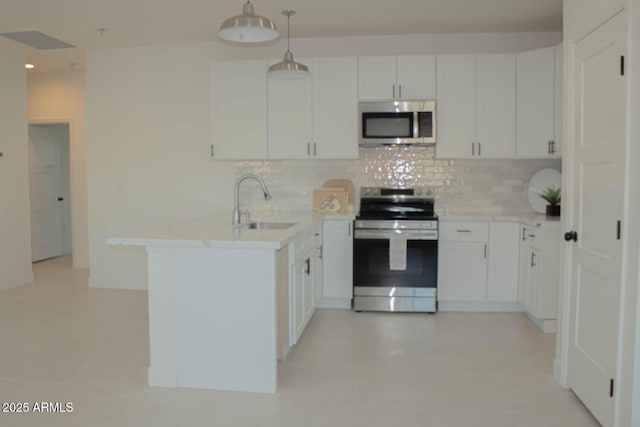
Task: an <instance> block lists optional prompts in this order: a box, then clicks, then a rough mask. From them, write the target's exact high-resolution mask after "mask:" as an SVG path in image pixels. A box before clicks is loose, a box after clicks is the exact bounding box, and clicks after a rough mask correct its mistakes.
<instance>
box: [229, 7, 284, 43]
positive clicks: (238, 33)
mask: <svg viewBox="0 0 640 427" xmlns="http://www.w3.org/2000/svg"><path fill="white" fill-rule="evenodd" d="M279 36H280V33H278V30H276V24H274V23H273V21H272V20H270V19H267V18H265V17H264V16H260V15H256V14H255V13H254V12H253V4H251V2H250V1H248V0H247V2H246V3H245V4H244V6H243V7H242V15H236V16H233V17H231V18H229V19H227V20H226V21H224V22H223V23H222V25H220V30H219V31H218V37H220V38H221V39H223V40H227V41H230V42H237V43H262V42H268V41H271V40H275V39H277V38H278V37H279Z"/></svg>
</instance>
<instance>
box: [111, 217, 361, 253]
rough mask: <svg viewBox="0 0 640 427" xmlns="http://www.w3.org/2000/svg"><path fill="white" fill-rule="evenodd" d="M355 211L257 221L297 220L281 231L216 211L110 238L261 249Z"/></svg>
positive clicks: (146, 243) (136, 242)
mask: <svg viewBox="0 0 640 427" xmlns="http://www.w3.org/2000/svg"><path fill="white" fill-rule="evenodd" d="M354 217H355V214H353V213H347V214H319V213H313V212H291V213H287V214H281V215H278V216H275V217H274V216H272V217H269V218H252V219H251V222H254V221H272V222H295V223H296V224H295V225H293V226H291V227H289V228H285V229H281V230H249V229H245V228H234V227H233V226H232V225H231V212H228V213H227V212H225V213H219V214H214V215H211V216H208V217H205V218H199V219H194V220H191V221H185V222H182V223H177V224H171V225H166V226H161V227H154V228H150V229H146V230H141V231H138V232H134V233H131V234H130V235H128V236H126V237H109V238H108V239H107V244H108V245H111V246H147V247H154V246H155V247H183V248H206V247H211V248H213V247H218V248H258V249H260V248H262V249H280V248H282V247H284V246H286V245H287V243H289V242H290V241H291V240H293V239H294V238H295V237H296V235H297V234H298V233H299V232H301V231H303V230H305V229H307V228H308V227H310V226H312V225H313V224H314V223H316V222H317V221H330V220H353V219H354Z"/></svg>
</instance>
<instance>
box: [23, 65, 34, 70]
mask: <svg viewBox="0 0 640 427" xmlns="http://www.w3.org/2000/svg"><path fill="white" fill-rule="evenodd" d="M24 68H26V69H27V70H33V69H34V68H36V66H35V65H33V64H24Z"/></svg>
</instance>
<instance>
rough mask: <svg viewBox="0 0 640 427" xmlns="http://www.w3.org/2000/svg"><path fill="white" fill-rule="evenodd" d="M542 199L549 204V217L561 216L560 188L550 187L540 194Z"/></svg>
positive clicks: (547, 208) (547, 209)
mask: <svg viewBox="0 0 640 427" xmlns="http://www.w3.org/2000/svg"><path fill="white" fill-rule="evenodd" d="M540 198H541V199H542V200H544V201H545V202H547V203H548V204H547V207H546V213H547V216H560V188H555V187H549V188H547V189H546V190H544V191H543V192H542V193H540Z"/></svg>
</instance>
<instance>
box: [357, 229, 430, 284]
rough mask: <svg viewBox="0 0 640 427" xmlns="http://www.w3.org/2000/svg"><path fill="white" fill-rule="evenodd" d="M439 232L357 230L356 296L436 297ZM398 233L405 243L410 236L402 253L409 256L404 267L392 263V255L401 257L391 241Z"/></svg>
mask: <svg viewBox="0 0 640 427" xmlns="http://www.w3.org/2000/svg"><path fill="white" fill-rule="evenodd" d="M437 234H438V232H437V231H436V230H409V231H405V230H370V229H364V230H363V229H360V230H359V229H356V230H355V234H354V240H353V245H354V246H353V285H354V295H363V296H365V295H366V296H374V295H377V296H384V295H387V296H391V295H389V293H393V294H394V295H396V296H427V295H429V296H435V289H436V287H437V278H438V240H437ZM394 236H397V237H400V238H401V242H402V240H404V239H406V255H405V254H402V253H401V254H400V255H401V256H405V257H406V258H405V263H404V264H405V265H404V268H402V262H400V268H398V265H392V261H391V259H392V257H395V258H396V259H397V256H398V254H397V253H396V254H392V248H391V244H390V242H391V240H392V239H394ZM397 237H395V238H397ZM401 247H402V244H401ZM393 250H397V249H396V248H394V249H393ZM396 263H397V261H395V262H394V264H396ZM392 267H394V268H392Z"/></svg>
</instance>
